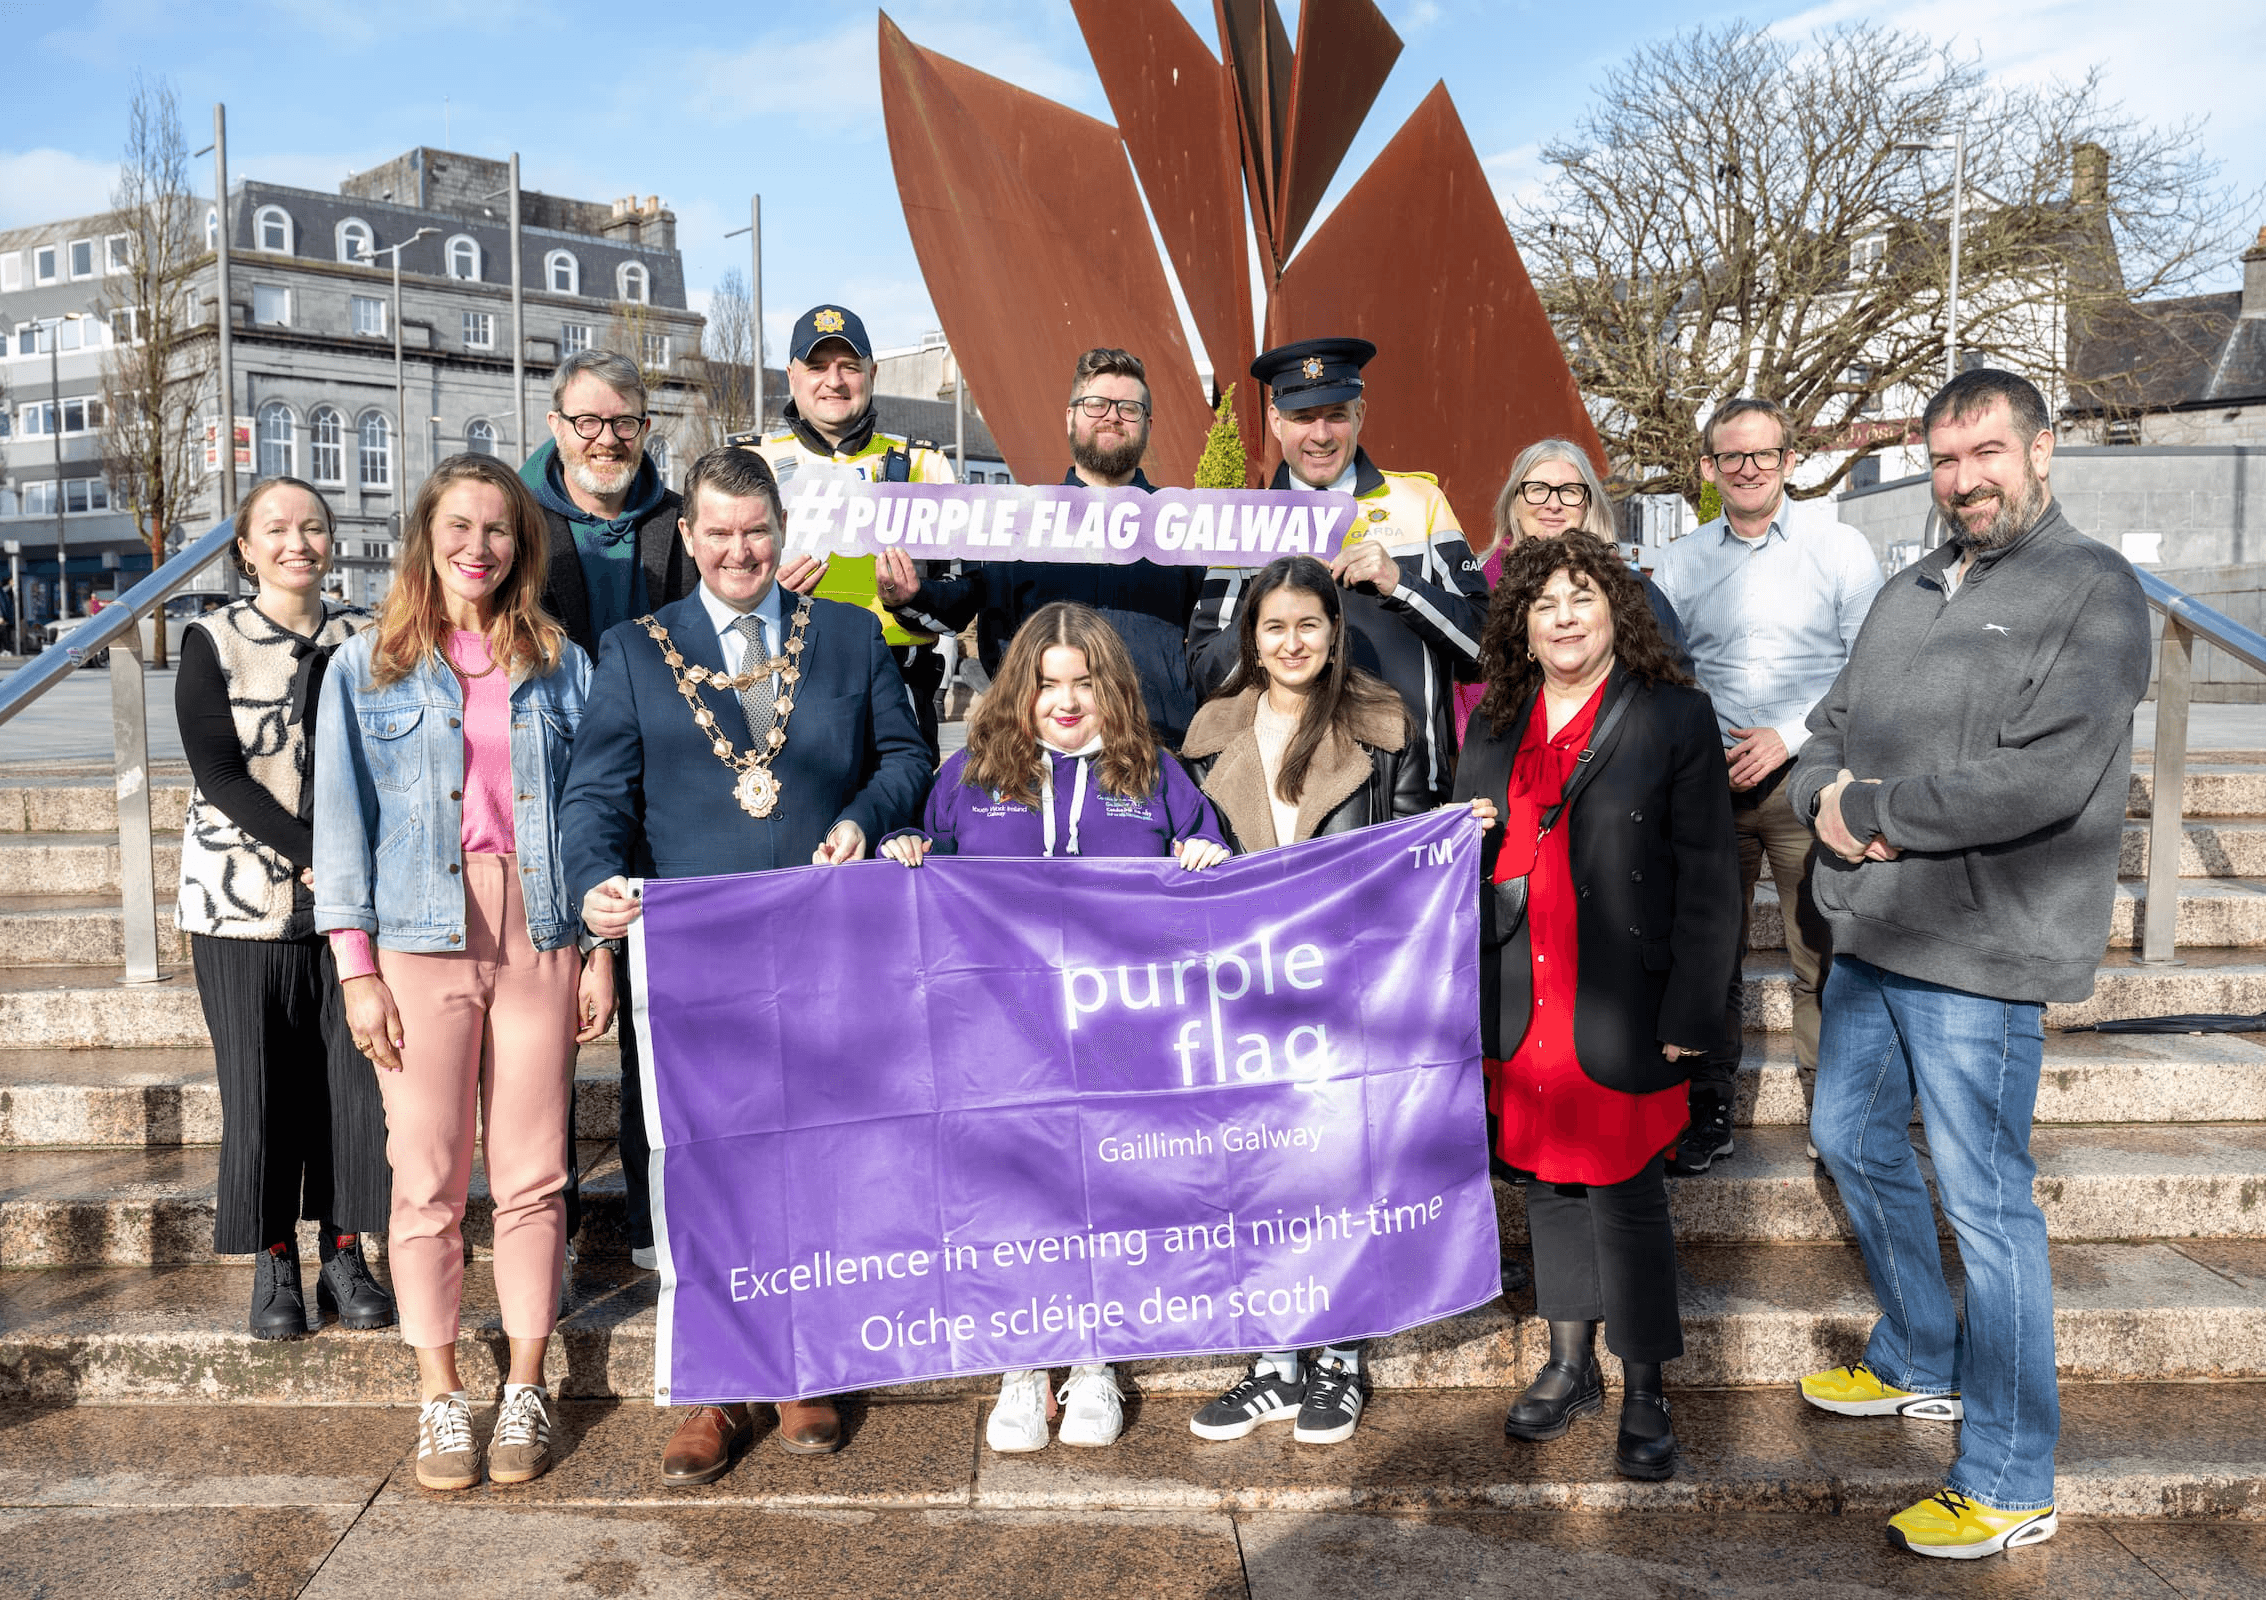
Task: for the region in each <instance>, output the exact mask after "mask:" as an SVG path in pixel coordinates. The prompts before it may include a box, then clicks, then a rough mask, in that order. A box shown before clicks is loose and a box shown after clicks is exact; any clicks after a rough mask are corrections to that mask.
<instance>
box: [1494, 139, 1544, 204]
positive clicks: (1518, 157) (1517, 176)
mask: <svg viewBox="0 0 2266 1600" xmlns="http://www.w3.org/2000/svg"><path fill="white" fill-rule="evenodd" d="M1479 164H1480V166H1481V167H1482V168H1484V169H1485V171H1486V173H1487V182H1488V184H1489V185H1490V186H1491V187H1492V188H1493V189H1494V191H1495V199H1496V200H1497V202H1499V203H1500V204H1502V205H1503V206H1505V207H1510V206H1517V205H1531V204H1532V203H1534V202H1535V201H1537V200H1539V199H1541V198H1542V186H1543V185H1544V184H1545V183H1547V182H1548V181H1549V177H1550V169H1549V168H1548V167H1547V166H1546V165H1545V164H1544V163H1543V160H1542V145H1541V143H1540V142H1539V141H1536V140H1529V141H1528V142H1527V143H1525V144H1522V145H1514V146H1513V147H1512V148H1510V149H1508V150H1504V151H1502V152H1500V153H1498V154H1496V155H1491V156H1485V157H1482V158H1481V160H1480V163H1479Z"/></svg>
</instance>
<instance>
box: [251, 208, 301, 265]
mask: <svg viewBox="0 0 2266 1600" xmlns="http://www.w3.org/2000/svg"><path fill="white" fill-rule="evenodd" d="M252 244H253V247H254V248H255V249H259V250H267V251H271V252H273V253H274V254H276V255H279V256H287V255H289V254H291V213H290V212H288V211H286V210H284V209H283V207H281V206H262V207H260V209H259V210H258V211H257V212H256V213H255V214H254V215H253V217H252Z"/></svg>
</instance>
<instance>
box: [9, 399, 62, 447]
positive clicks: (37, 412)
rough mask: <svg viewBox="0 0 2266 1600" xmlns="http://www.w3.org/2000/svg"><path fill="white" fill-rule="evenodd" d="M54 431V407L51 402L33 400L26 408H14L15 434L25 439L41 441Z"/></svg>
mask: <svg viewBox="0 0 2266 1600" xmlns="http://www.w3.org/2000/svg"><path fill="white" fill-rule="evenodd" d="M54 431H55V406H54V403H53V402H52V401H48V400H35V401H33V402H32V403H31V404H30V405H28V406H18V407H17V408H16V432H18V433H20V434H22V435H23V436H24V437H25V438H27V439H42V438H45V437H46V436H47V435H48V434H50V433H53V432H54Z"/></svg>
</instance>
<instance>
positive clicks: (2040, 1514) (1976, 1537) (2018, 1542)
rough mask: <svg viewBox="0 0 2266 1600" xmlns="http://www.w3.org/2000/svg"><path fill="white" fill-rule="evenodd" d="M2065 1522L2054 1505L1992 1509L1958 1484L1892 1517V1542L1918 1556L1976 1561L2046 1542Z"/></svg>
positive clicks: (1890, 1531) (1890, 1529) (1889, 1525)
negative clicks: (2061, 1520)
mask: <svg viewBox="0 0 2266 1600" xmlns="http://www.w3.org/2000/svg"><path fill="white" fill-rule="evenodd" d="M2060 1526H2061V1522H2060V1519H2058V1518H2057V1517H2055V1515H2054V1508H2053V1507H2052V1506H2046V1507H2043V1508H2042V1509H2040V1510H2037V1511H1993V1510H1992V1509H1991V1508H1990V1507H1989V1506H1987V1505H1985V1504H1983V1502H1982V1501H1980V1500H1970V1499H1969V1498H1968V1497H1967V1496H1965V1495H1963V1494H1961V1493H1960V1492H1959V1491H1958V1490H1957V1489H1945V1490H1944V1491H1942V1492H1941V1493H1940V1494H1932V1495H1930V1496H1928V1498H1927V1499H1925V1500H1923V1501H1921V1502H1920V1503H1919V1504H1918V1505H1916V1506H1906V1507H1905V1508H1904V1509H1903V1510H1902V1511H1899V1512H1898V1513H1896V1515H1895V1516H1893V1517H1890V1518H1889V1519H1888V1542H1889V1543H1890V1544H1892V1545H1895V1546H1896V1547H1897V1548H1898V1549H1900V1550H1909V1551H1911V1552H1912V1554H1914V1555H1916V1556H1945V1557H1948V1558H1950V1559H1951V1560H1953V1561H1974V1560H1977V1559H1979V1558H1981V1557H1983V1556H1995V1555H1997V1554H1998V1553H1999V1552H2000V1551H2002V1550H2013V1549H2018V1548H2019V1547H2021V1546H2023V1545H2026V1544H2043V1543H2045V1542H2046V1541H2047V1540H2048V1539H2051V1538H2052V1537H2053V1536H2054V1533H2055V1531H2056V1530H2057V1529H2058V1528H2059V1527H2060Z"/></svg>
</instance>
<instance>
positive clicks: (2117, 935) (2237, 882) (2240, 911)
mask: <svg viewBox="0 0 2266 1600" xmlns="http://www.w3.org/2000/svg"><path fill="white" fill-rule="evenodd" d="M2147 904H2148V884H2147V880H2146V879H2144V878H2119V879H2118V880H2117V886H2116V900H2115V903H2114V904H2113V905H2112V906H2111V907H2110V911H2109V937H2108V946H2109V948H2110V949H2112V950H2129V949H2131V948H2132V947H2133V946H2135V945H2137V944H2138V943H2139V942H2140V923H2141V918H2142V917H2143V916H2144V915H2145V910H2146V907H2147ZM8 938H9V935H8V932H7V927H6V918H5V915H4V914H0V951H4V950H5V949H6V947H7V944H6V942H7V940H8ZM2177 939H2178V943H2179V947H2180V949H2182V950H2189V949H2201V950H2211V949H2254V948H2258V947H2260V946H2266V881H2259V880H2254V879H2250V878H2182V879H2181V880H2180V884H2179V931H2178V934H2177ZM1747 948H1748V949H1750V950H1783V949H1785V948H1786V911H1785V908H1784V907H1783V906H1781V905H1780V904H1779V903H1778V890H1777V888H1776V887H1775V886H1774V885H1773V884H1772V883H1771V882H1770V880H1769V879H1768V878H1767V877H1766V878H1765V879H1764V880H1763V881H1762V882H1760V883H1758V884H1756V885H1755V909H1754V915H1753V916H1751V917H1749V918H1748V919H1747ZM27 959H28V958H27Z"/></svg>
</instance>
